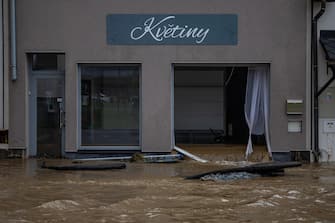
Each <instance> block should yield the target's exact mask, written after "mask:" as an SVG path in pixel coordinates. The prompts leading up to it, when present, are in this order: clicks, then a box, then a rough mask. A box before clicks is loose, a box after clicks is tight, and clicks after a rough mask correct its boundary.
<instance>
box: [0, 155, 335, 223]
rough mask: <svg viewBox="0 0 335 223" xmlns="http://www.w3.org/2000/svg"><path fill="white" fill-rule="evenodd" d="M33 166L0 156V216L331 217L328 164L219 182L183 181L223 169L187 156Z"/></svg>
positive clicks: (332, 172) (333, 179) (332, 184)
mask: <svg viewBox="0 0 335 223" xmlns="http://www.w3.org/2000/svg"><path fill="white" fill-rule="evenodd" d="M55 162H65V161H55ZM39 165H40V161H38V160H34V159H31V160H0V222H9V223H11V222H13V223H14V222H80V223H83V222H101V223H103V222H159V223H163V222H185V223H186V222H271V223H276V222H315V223H316V222H335V164H323V165H312V164H311V165H304V166H302V167H299V168H293V169H288V170H286V172H285V176H279V177H255V178H251V179H240V180H230V181H220V182H214V181H200V180H185V179H184V178H183V177H184V176H188V175H192V174H197V173H201V172H206V171H208V170H214V169H218V168H223V167H225V166H222V165H221V166H218V165H217V164H216V165H214V164H198V163H195V162H192V161H182V162H180V163H175V164H145V163H127V168H126V169H124V170H105V171H55V170H49V169H41V168H39Z"/></svg>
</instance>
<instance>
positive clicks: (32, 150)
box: [28, 70, 65, 156]
mask: <svg viewBox="0 0 335 223" xmlns="http://www.w3.org/2000/svg"><path fill="white" fill-rule="evenodd" d="M38 79H63V83H64V88H63V108H64V110H65V72H60V71H48V70H46V71H32V70H30V75H29V92H28V96H29V156H36V155H37V101H36V93H37V92H36V90H37V85H36V82H37V80H38ZM60 144H61V155H62V156H64V154H65V150H64V145H65V126H64V127H63V128H62V131H61V143H60Z"/></svg>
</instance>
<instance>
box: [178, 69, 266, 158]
mask: <svg viewBox="0 0 335 223" xmlns="http://www.w3.org/2000/svg"><path fill="white" fill-rule="evenodd" d="M248 71H249V66H248V65H239V66H230V65H228V64H227V65H208V66H206V65H204V66H200V65H175V66H174V139H175V144H176V146H178V147H180V148H183V149H186V150H188V151H191V152H194V153H195V154H197V155H200V156H201V157H203V158H207V159H210V160H211V159H216V158H217V157H215V156H217V155H218V154H220V153H222V155H224V156H226V155H228V154H229V156H230V157H231V158H229V159H230V160H235V159H236V160H238V159H244V154H245V150H246V147H247V144H248V139H249V127H248V124H247V121H246V118H245V109H244V106H245V100H246V98H245V97H246V90H247V79H248ZM252 138H253V140H252V141H253V144H254V146H255V147H256V150H259V151H261V153H262V154H263V153H264V154H266V146H265V138H264V135H252ZM209 154H212V155H209ZM213 154H215V155H213ZM225 158H226V159H228V157H225Z"/></svg>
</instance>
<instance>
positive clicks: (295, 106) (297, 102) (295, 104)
mask: <svg viewBox="0 0 335 223" xmlns="http://www.w3.org/2000/svg"><path fill="white" fill-rule="evenodd" d="M303 111H304V103H303V100H301V99H288V100H286V114H288V115H302V114H303Z"/></svg>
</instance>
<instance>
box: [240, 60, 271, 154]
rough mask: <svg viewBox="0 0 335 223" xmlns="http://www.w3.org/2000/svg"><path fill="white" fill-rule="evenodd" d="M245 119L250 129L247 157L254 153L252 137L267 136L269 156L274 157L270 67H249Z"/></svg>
mask: <svg viewBox="0 0 335 223" xmlns="http://www.w3.org/2000/svg"><path fill="white" fill-rule="evenodd" d="M244 113H245V118H246V121H247V124H248V127H249V140H248V145H247V149H246V153H245V154H246V157H248V156H249V155H250V154H251V153H252V152H253V148H252V139H251V135H263V134H265V139H266V146H267V149H268V152H269V156H270V157H272V152H271V146H270V130H269V67H268V66H257V67H249V69H248V78H247V87H246V96H245V104H244Z"/></svg>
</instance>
